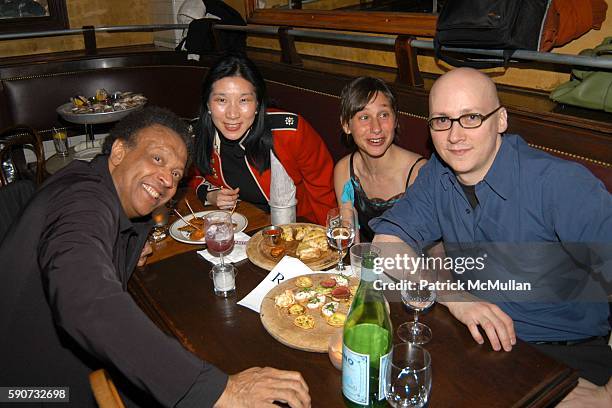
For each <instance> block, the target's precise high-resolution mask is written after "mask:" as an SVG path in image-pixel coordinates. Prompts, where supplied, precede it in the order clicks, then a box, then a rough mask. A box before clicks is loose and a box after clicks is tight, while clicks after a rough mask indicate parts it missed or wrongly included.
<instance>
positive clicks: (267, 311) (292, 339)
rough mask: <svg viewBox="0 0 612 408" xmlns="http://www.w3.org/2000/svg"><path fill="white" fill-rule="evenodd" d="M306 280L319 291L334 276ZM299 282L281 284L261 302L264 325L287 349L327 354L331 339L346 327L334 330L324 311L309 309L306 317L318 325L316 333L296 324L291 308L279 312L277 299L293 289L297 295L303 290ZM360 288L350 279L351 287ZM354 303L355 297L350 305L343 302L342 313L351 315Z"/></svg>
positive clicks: (291, 280) (340, 310)
mask: <svg viewBox="0 0 612 408" xmlns="http://www.w3.org/2000/svg"><path fill="white" fill-rule="evenodd" d="M304 276H308V277H309V278H310V279H312V281H313V287H317V286H318V284H319V282H321V281H322V280H325V279H329V278H330V277H331V276H333V274H329V273H314V274H311V275H304ZM297 278H299V276H298V277H296V278H292V279H289V280H288V281H286V282H283V283H281V284H280V285H278V286H276V287H274V288H273V289H271V290H270V291H269V292H268V294H267V295H266V296H265V297H264V299H263V301H262V302H261V310H260V317H261V323H262V324H263V326H264V327H265V328H266V330H267V331H268V333H270V335H271V336H272V337H274V338H275V339H276V340H278V341H279V342H281V343H282V344H284V345H285V346H288V347H291V348H294V349H298V350H304V351H311V352H315V353H327V346H328V343H329V338H330V337H331V336H332V335H333V334H335V333H337V332H338V330H342V327H333V326H330V325H329V324H327V322H326V320H325V318H324V317H323V316H322V315H321V308H318V309H308V308H306V310H307V312H306V313H307V314H309V315H311V316H312V317H313V318H314V320H315V325H314V328H312V329H302V328H300V327H297V326H296V325H295V324H293V321H294V320H295V317H296V316H291V315H290V314H289V313H288V312H287V308H279V307H276V305H275V304H274V297H275V296H277V295H280V294H281V293H283V292H284V291H285V290H287V289H290V290H293V291H294V292H297V290H298V289H299V288H298V287H297V286H295V281H296V279H297ZM356 284H358V282H357V280H356V279H355V278H350V279H349V287H350V286H351V285H356ZM331 300H332V299H331V298H329V297H328V298H327V299H326V301H325V302H326V303H327V302H329V301H331ZM351 300H352V297H351V299H349V301H346V302H340V307H339V308H338V312H342V313H344V314H348V309H349V307H350V305H351V303H350V302H351Z"/></svg>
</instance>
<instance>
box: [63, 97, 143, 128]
mask: <svg viewBox="0 0 612 408" xmlns="http://www.w3.org/2000/svg"><path fill="white" fill-rule="evenodd" d="M144 105H145V104H144V103H142V104H140V105H136V106H132V107H131V108H127V109H122V110H117V111H112V112H97V113H93V112H92V113H74V112H72V102H68V103H65V104H63V105H61V106H59V107H58V108H57V109H56V110H55V111H56V112H57V113H58V114H59V115H60V116H61V117H62V118H64V119H65V120H67V121H68V122H72V123H80V124H82V125H95V124H98V123H111V122H116V121H118V120H121V119H123V118H124V117H126V116H127V115H129V114H130V113H132V112H134V111H137V110H139V109H142V108H143V106H144Z"/></svg>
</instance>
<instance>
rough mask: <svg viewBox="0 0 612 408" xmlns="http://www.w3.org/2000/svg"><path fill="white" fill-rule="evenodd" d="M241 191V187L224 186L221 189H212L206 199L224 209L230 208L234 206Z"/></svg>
mask: <svg viewBox="0 0 612 408" xmlns="http://www.w3.org/2000/svg"><path fill="white" fill-rule="evenodd" d="M239 191H240V188H235V189H231V188H222V189H221V190H215V191H211V192H209V193H208V194H206V200H208V201H210V202H211V203H212V204H213V205H216V206H217V207H219V208H220V209H222V210H229V209H231V208H232V207H234V204H235V203H236V200H238V192H239Z"/></svg>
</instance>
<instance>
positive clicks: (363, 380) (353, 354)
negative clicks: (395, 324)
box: [342, 253, 393, 407]
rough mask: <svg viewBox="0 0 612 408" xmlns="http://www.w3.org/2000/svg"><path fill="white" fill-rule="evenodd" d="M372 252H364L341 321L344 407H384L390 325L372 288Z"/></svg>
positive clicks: (383, 302) (385, 308) (382, 297)
mask: <svg viewBox="0 0 612 408" xmlns="http://www.w3.org/2000/svg"><path fill="white" fill-rule="evenodd" d="M375 257H376V254H374V253H368V254H365V255H364V256H363V258H362V262H361V282H360V284H359V288H358V289H357V293H356V294H355V298H354V299H353V303H352V304H351V308H350V310H349V314H348V316H347V318H346V323H345V324H344V338H343V344H342V394H343V395H344V402H345V403H346V405H347V406H348V407H385V406H387V404H386V402H385V387H386V375H385V373H386V372H387V369H388V367H389V363H390V357H391V346H392V341H393V329H392V327H391V319H390V318H389V309H388V304H387V302H386V300H385V295H384V293H383V292H382V291H380V290H376V289H374V281H375V280H376V279H377V277H376V274H375V273H374V259H375Z"/></svg>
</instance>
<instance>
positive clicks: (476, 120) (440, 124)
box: [427, 105, 501, 131]
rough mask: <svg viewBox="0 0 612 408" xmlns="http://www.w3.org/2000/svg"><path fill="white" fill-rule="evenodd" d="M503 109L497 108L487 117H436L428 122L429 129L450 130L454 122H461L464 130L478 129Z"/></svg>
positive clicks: (468, 115)
mask: <svg viewBox="0 0 612 408" xmlns="http://www.w3.org/2000/svg"><path fill="white" fill-rule="evenodd" d="M500 109H501V105H500V106H498V107H497V108H495V110H493V111H492V112H490V113H487V114H486V115H481V114H480V113H466V114H465V115H461V116H459V117H458V118H449V117H448V116H436V117H435V118H431V119H429V120H428V121H427V124H429V127H430V128H431V129H432V130H435V131H442V130H448V129H450V128H451V127H453V122H459V125H461V127H462V128H464V129H476V128H477V127H480V126H481V125H482V124H483V123H484V121H485V120H487V119H489V118H490V117H491V116H492V115H493V114H494V113H495V112H497V111H498V110H500Z"/></svg>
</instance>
